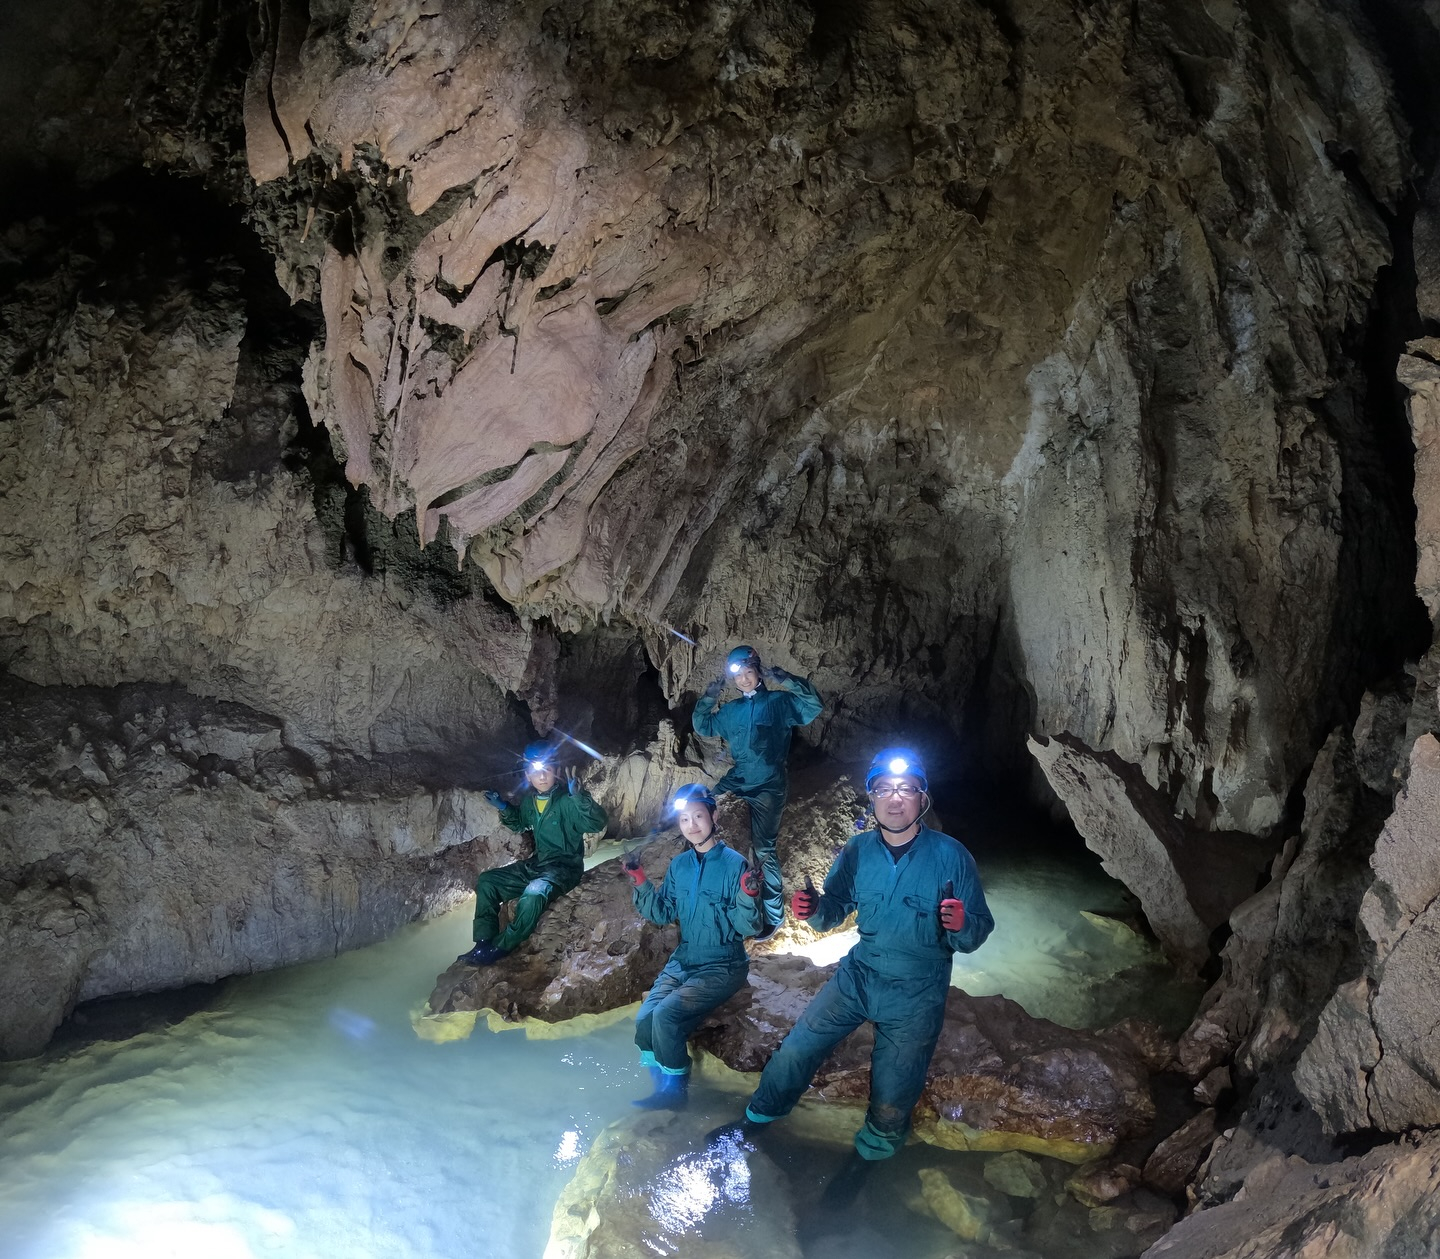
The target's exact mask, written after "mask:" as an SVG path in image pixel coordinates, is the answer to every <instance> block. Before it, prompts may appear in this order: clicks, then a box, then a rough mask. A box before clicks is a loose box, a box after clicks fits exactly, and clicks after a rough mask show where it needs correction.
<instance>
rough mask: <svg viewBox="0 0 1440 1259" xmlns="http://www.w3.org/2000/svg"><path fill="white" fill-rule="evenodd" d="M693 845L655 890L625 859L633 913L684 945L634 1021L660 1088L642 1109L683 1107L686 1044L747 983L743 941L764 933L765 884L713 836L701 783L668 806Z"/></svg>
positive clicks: (710, 803)
mask: <svg viewBox="0 0 1440 1259" xmlns="http://www.w3.org/2000/svg"><path fill="white" fill-rule="evenodd" d="M671 808H672V810H673V811H674V814H675V820H676V823H677V824H678V825H679V827H680V833H681V834H682V835H683V836H684V837H685V840H686V842H687V843H688V844H689V847H688V848H687V849H686V850H685V851H684V852H682V853H681V854H680V855H679V856H678V857H676V858H675V860H674V861H672V862H671V863H670V865H669V868H668V869H667V870H666V871H665V878H664V880H663V881H662V882H661V884H660V886H659V887H658V888H657V887H656V886H655V885H654V884H653V883H651V882H650V880H649V879H647V878H646V877H645V870H644V867H643V866H641V864H640V860H639V858H638V857H634V856H631V857H627V858H626V859H625V873H626V875H627V877H628V878H629V879H630V882H631V883H633V884H634V885H635V890H634V892H633V897H634V900H635V908H636V909H637V910H638V911H639V912H640V913H641V914H642V915H644V916H645V917H646V918H648V919H649V920H650V921H651V922H653V923H654V924H655V925H656V926H657V927H664V926H666V925H667V924H669V923H672V922H678V923H679V924H680V944H679V947H678V948H676V950H675V952H674V953H672V954H671V955H670V960H669V961H668V962H667V963H666V964H665V969H664V970H662V971H661V972H660V974H659V975H658V976H657V977H656V979H655V984H654V986H653V987H652V988H651V989H650V991H649V992H648V993H646V994H645V1000H644V1001H643V1002H641V1005H640V1012H639V1013H638V1014H637V1015H636V1016H635V1044H636V1045H637V1046H638V1048H639V1050H640V1062H641V1064H642V1065H644V1066H646V1067H648V1068H649V1070H650V1076H651V1080H652V1082H653V1084H654V1086H655V1091H654V1092H653V1093H652V1094H651V1095H650V1096H649V1097H647V1098H644V1099H642V1100H641V1101H638V1102H635V1103H634V1104H635V1105H636V1106H639V1107H641V1108H642V1109H645V1110H660V1109H669V1110H679V1109H682V1108H683V1107H684V1106H685V1104H686V1102H687V1100H688V1097H689V1085H690V1055H689V1053H688V1052H687V1051H686V1048H685V1042H686V1041H687V1040H689V1039H690V1033H691V1032H693V1031H694V1030H695V1029H696V1028H697V1027H699V1026H700V1024H701V1022H703V1021H704V1018H705V1016H706V1015H707V1014H709V1013H710V1011H711V1010H713V1009H714V1008H715V1007H716V1006H717V1005H719V1004H720V1003H721V1002H723V1001H728V1000H729V999H730V998H731V997H732V996H734V995H735V993H737V992H739V991H740V989H741V988H743V987H744V986H745V980H746V977H747V976H748V975H749V973H750V959H749V958H748V957H747V956H746V954H745V938H746V937H747V936H753V935H754V934H755V933H756V932H757V931H758V930H759V929H760V921H761V920H760V906H759V905H758V904H757V902H756V898H757V897H758V895H759V893H760V880H759V877H758V876H757V874H756V872H755V871H754V870H753V869H751V867H750V864H749V862H747V861H746V860H745V858H744V857H742V856H741V855H740V854H739V853H738V852H736V851H735V850H734V849H733V848H729V847H727V846H726V845H725V844H724V843H723V842H722V841H721V840H720V838H719V837H718V836H717V835H716V834H715V797H714V796H713V795H711V794H710V789H709V788H708V787H705V786H703V785H701V784H700V783H691V784H689V785H688V786H685V787H681V788H680V790H679V791H678V792H676V794H675V799H674V801H673V803H672V805H671Z"/></svg>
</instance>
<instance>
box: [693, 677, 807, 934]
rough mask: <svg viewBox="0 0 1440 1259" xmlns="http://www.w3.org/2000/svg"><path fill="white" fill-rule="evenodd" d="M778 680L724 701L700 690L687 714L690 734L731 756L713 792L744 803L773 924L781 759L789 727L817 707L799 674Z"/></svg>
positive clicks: (779, 899)
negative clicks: (719, 743)
mask: <svg viewBox="0 0 1440 1259" xmlns="http://www.w3.org/2000/svg"><path fill="white" fill-rule="evenodd" d="M778 685H779V686H780V687H781V688H783V689H781V690H775V691H772V690H767V689H766V686H765V683H764V682H761V683H760V684H759V686H758V688H757V689H756V691H755V693H754V694H753V695H751V696H749V697H746V696H744V695H742V696H741V697H740V698H739V699H734V700H731V701H730V702H729V703H728V704H721V703H720V702H719V701H718V700H717V699H715V698H713V697H712V696H710V695H702V696H701V697H700V698H699V700H697V701H696V704H695V712H694V715H693V717H692V718H691V720H692V722H693V724H694V726H695V730H696V733H698V734H701V735H704V736H705V737H706V738H707V739H713V738H715V737H716V736H718V737H720V738H722V739H724V740H725V746H726V747H727V748H728V749H729V752H730V755H731V757H732V758H733V759H734V761H735V764H734V766H732V767H731V769H730V772H729V773H728V774H726V775H725V777H723V778H722V779H721V780H720V781H719V782H718V783H716V784H715V794H716V795H717V796H718V795H722V794H724V793H725V792H727V791H729V792H733V793H734V794H735V795H737V796H739V797H740V799H742V800H743V801H745V803H746V804H748V805H749V806H750V851H751V852H752V853H753V854H754V857H755V864H756V865H758V866H759V867H760V874H761V877H762V878H763V879H764V881H765V888H764V911H765V920H766V922H768V923H770V924H771V925H777V926H778V925H779V924H780V923H781V922H782V921H784V918H785V885H784V882H783V881H782V879H781V877H780V858H779V856H778V855H777V854H776V851H775V841H776V837H777V836H778V835H779V834H780V816H781V814H782V813H783V812H784V810H785V795H786V792H787V789H788V784H787V783H786V778H785V758H786V757H787V756H789V755H790V732H791V730H793V729H794V728H795V727H796V726H808V725H809V724H810V723H811V722H812V721H814V720H815V718H816V717H818V716H819V715H820V710H821V708H822V707H823V705H822V704H821V702H820V696H819V695H817V694H816V693H815V688H814V687H813V686H811V685H810V683H809V682H807V681H806V680H805V679H804V678H797V677H792V676H791V675H790V674H788V673H786V674H781V675H780V680H779V682H778Z"/></svg>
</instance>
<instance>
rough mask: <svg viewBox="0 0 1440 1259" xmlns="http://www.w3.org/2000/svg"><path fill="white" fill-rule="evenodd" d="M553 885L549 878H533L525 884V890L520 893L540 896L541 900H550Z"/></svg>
mask: <svg viewBox="0 0 1440 1259" xmlns="http://www.w3.org/2000/svg"><path fill="white" fill-rule="evenodd" d="M553 887H554V885H553V884H552V883H551V882H550V880H549V879H531V880H530V882H529V883H527V884H526V885H525V890H524V891H522V892H521V893H520V895H521V896H538V897H539V898H540V899H541V900H544V901H548V900H549V899H550V893H551V891H552V889H553Z"/></svg>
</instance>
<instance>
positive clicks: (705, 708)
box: [690, 695, 720, 739]
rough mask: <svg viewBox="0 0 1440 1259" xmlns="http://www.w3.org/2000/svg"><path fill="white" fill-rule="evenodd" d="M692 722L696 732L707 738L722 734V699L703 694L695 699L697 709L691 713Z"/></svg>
mask: <svg viewBox="0 0 1440 1259" xmlns="http://www.w3.org/2000/svg"><path fill="white" fill-rule="evenodd" d="M690 724H691V725H692V726H694V727H695V733H696V734H698V735H702V736H704V737H705V738H707V739H713V738H715V737H716V736H718V735H719V734H720V701H719V700H718V699H715V698H714V697H713V696H710V695H702V696H700V698H699V699H697V700H696V701H695V711H694V712H693V713H691V714H690Z"/></svg>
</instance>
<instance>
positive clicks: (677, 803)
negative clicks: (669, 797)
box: [670, 796, 690, 813]
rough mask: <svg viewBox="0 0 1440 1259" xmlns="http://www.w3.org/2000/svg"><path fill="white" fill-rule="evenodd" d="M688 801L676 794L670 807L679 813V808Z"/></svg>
mask: <svg viewBox="0 0 1440 1259" xmlns="http://www.w3.org/2000/svg"><path fill="white" fill-rule="evenodd" d="M689 803H690V802H689V801H688V800H686V799H685V798H684V797H683V796H676V797H675V799H674V801H673V802H672V803H671V805H670V807H671V808H672V809H674V810H675V812H676V813H679V812H680V810H681V809H683V808H684V807H685V806H686V805H687V804H689Z"/></svg>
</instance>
